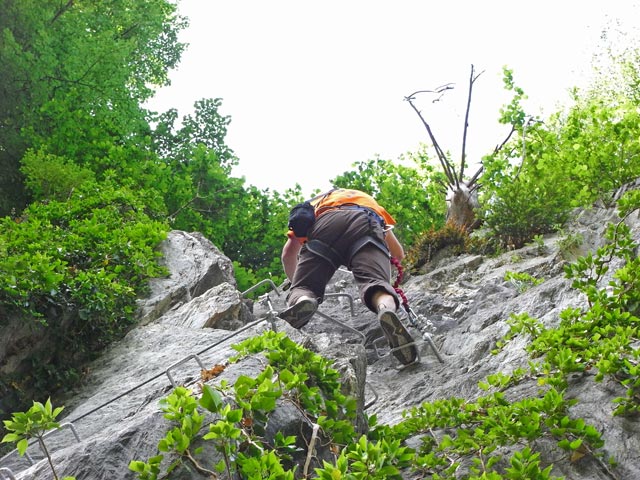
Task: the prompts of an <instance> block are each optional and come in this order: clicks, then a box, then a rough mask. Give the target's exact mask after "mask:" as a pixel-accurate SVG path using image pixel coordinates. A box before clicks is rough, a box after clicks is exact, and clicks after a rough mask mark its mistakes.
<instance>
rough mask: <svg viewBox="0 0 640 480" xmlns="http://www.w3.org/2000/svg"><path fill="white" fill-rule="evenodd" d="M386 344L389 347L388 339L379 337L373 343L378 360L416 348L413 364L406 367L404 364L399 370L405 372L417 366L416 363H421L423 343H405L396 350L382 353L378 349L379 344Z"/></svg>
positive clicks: (392, 349)
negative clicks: (401, 350)
mask: <svg viewBox="0 0 640 480" xmlns="http://www.w3.org/2000/svg"><path fill="white" fill-rule="evenodd" d="M383 340H384V342H385V344H386V345H388V340H387V337H378V338H376V339H375V340H374V341H373V342H371V343H372V345H373V349H374V350H375V352H376V355H377V357H378V358H386V357H388V356H389V355H391V354H392V353H393V352H398V351H400V349H402V348H405V347H411V346H414V347H416V359H415V360H414V361H413V362H411V363H407V364H406V365H404V364H402V365H400V367H399V368H398V370H404V369H405V368H407V367H410V366H411V365H415V364H416V363H420V349H419V348H418V347H419V346H420V345H422V343H418V342H415V341H414V342H410V343H405V344H403V345H401V346H399V347H396V348H390V349H389V351H388V352H386V353H380V349H379V348H378V344H379V343H380V342H381V341H383Z"/></svg>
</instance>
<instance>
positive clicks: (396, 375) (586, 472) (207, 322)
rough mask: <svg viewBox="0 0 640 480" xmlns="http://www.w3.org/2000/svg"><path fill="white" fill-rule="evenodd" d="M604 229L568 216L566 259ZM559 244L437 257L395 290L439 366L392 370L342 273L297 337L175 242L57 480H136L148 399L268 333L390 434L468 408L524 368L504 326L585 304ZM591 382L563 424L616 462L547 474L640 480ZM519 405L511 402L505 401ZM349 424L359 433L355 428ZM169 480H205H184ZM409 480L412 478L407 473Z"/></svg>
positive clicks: (151, 411) (60, 447)
mask: <svg viewBox="0 0 640 480" xmlns="http://www.w3.org/2000/svg"><path fill="white" fill-rule="evenodd" d="M612 221H618V218H617V217H616V214H615V211H614V210H609V209H594V210H591V211H583V212H580V213H578V214H577V215H576V217H575V219H574V221H573V223H572V224H571V225H569V226H568V227H567V228H566V230H565V231H566V232H574V233H576V234H580V235H581V236H582V238H583V242H582V244H581V245H580V246H579V249H578V250H577V251H576V252H574V255H582V254H584V253H586V252H587V251H593V250H595V249H596V248H597V247H598V246H600V245H601V244H602V242H603V232H604V229H605V228H606V224H607V223H609V222H612ZM627 223H628V224H629V225H630V226H631V228H632V231H633V235H634V238H635V240H636V241H640V220H639V219H638V217H637V216H635V217H633V218H631V219H628V220H627ZM562 243H563V238H562V236H560V235H554V236H548V237H545V239H544V245H536V246H527V247H524V248H522V249H520V250H515V251H511V252H507V253H505V254H503V255H500V256H498V257H492V258H488V257H483V256H478V255H464V256H460V257H455V258H447V259H443V260H441V261H440V262H439V263H438V264H437V265H431V266H430V270H429V271H428V272H427V273H425V274H424V275H420V276H416V277H412V278H410V279H409V280H408V281H407V282H406V283H405V284H403V286H402V288H403V290H404V292H405V293H406V295H407V297H408V299H409V302H410V305H411V307H412V309H413V310H414V312H415V313H416V314H417V318H418V326H419V327H420V328H421V329H422V330H423V332H426V333H427V334H428V335H429V338H431V339H432V340H433V342H434V343H435V347H436V348H437V351H438V354H439V356H440V357H441V359H442V360H443V361H442V362H441V361H440V360H439V359H438V356H437V355H436V354H435V352H434V350H433V349H432V348H431V346H430V344H429V342H427V341H424V342H422V344H421V345H420V353H421V361H420V363H419V364H417V365H413V366H411V367H409V368H406V369H399V368H398V365H397V363H396V361H395V359H394V358H393V357H392V356H390V355H388V354H387V352H386V350H385V349H386V346H385V343H384V342H381V343H379V342H376V341H375V339H376V338H378V337H380V336H381V335H382V333H381V330H380V328H379V326H378V325H377V322H376V321H375V317H374V315H373V314H372V313H371V312H369V311H367V310H366V309H365V308H364V306H363V305H362V303H361V302H360V300H359V299H358V298H357V293H356V292H357V291H356V288H355V285H354V284H353V281H352V276H351V274H350V273H349V272H346V271H342V270H339V271H338V272H337V273H336V275H335V276H334V278H333V280H332V282H331V285H330V288H329V289H328V292H329V295H328V298H327V299H326V301H325V302H324V303H323V304H322V305H321V306H320V309H319V312H318V313H317V314H316V315H315V316H314V318H313V320H312V321H311V322H310V323H309V324H308V325H307V326H305V327H304V328H303V329H302V330H301V331H295V330H292V329H290V328H289V327H288V325H286V324H285V323H284V322H282V321H281V320H279V319H274V318H273V310H272V309H271V308H269V307H270V306H271V307H273V308H274V309H275V310H279V309H281V308H283V305H284V295H280V292H279V291H273V292H272V293H270V294H269V296H268V297H263V299H262V300H263V301H261V302H257V303H255V304H254V305H253V312H252V313H249V310H248V307H247V305H246V303H247V302H246V301H243V300H242V298H241V295H240V294H239V293H238V292H237V291H236V290H235V280H234V279H233V277H232V270H231V263H230V262H229V261H228V259H226V258H225V257H224V256H223V255H222V254H221V253H220V252H219V251H217V249H215V247H213V246H211V245H207V244H206V241H204V239H202V237H201V236H198V235H194V234H186V233H184V232H173V233H172V234H171V235H170V236H169V239H168V240H167V243H166V244H165V256H166V258H167V265H168V266H169V268H170V270H171V279H166V280H159V281H157V283H156V284H155V285H153V286H152V292H153V293H152V294H151V296H150V298H149V299H147V300H146V301H145V302H141V305H140V312H141V324H140V326H139V327H138V328H136V329H134V330H133V331H131V332H130V333H129V334H128V335H127V336H126V337H125V338H124V339H123V341H122V342H120V343H119V344H117V345H114V346H113V348H111V349H110V350H109V351H108V352H106V353H105V354H104V355H103V356H102V357H101V359H100V360H99V361H97V362H95V363H94V364H93V365H92V366H91V369H90V373H89V375H88V377H87V379H86V382H85V384H84V385H83V387H82V388H81V389H79V390H78V391H77V392H74V395H72V396H70V398H69V400H68V401H66V402H65V405H66V409H65V415H66V417H65V419H63V420H62V421H63V422H65V421H71V422H73V427H74V429H75V431H76V433H77V434H78V436H79V438H80V441H77V440H76V439H75V438H74V435H73V433H74V432H73V430H71V428H70V427H69V428H64V429H62V430H60V431H57V432H55V433H53V434H52V435H51V436H50V437H49V438H48V439H47V442H48V443H49V444H50V445H51V448H52V450H53V461H54V464H55V465H57V467H58V470H57V471H58V474H59V475H60V476H61V477H62V476H64V475H74V476H76V477H77V478H78V480H84V479H92V480H93V479H98V480H99V479H113V478H119V479H120V478H121V479H134V478H136V476H135V475H134V474H133V473H132V472H130V471H129V470H128V468H127V466H128V464H129V462H130V461H131V460H132V459H148V458H150V457H151V456H153V455H155V454H156V453H157V450H156V448H157V443H158V440H159V439H160V438H162V436H164V434H165V433H166V431H167V429H168V427H167V422H166V420H164V419H163V417H162V414H161V413H160V411H159V409H158V400H159V399H160V398H162V397H165V396H166V395H167V394H168V393H169V392H170V390H171V388H172V386H171V385H172V382H173V383H175V384H193V382H194V381H195V380H196V379H198V378H199V373H200V367H201V366H200V363H202V365H204V367H205V368H211V366H212V365H216V364H225V362H226V361H227V359H228V358H230V357H231V356H232V355H233V354H234V353H235V352H234V351H233V350H232V349H231V345H232V344H234V343H238V342H240V341H241V340H243V339H245V338H249V337H251V336H254V335H256V334H259V333H260V332H262V331H264V330H265V329H268V328H271V327H272V326H275V327H276V328H277V329H278V330H284V331H286V333H287V334H288V335H289V336H290V337H291V338H292V339H293V340H294V341H297V342H300V343H302V344H303V345H305V346H307V347H308V348H311V349H313V350H314V351H318V352H320V353H321V354H322V355H324V356H326V357H328V358H332V359H335V360H336V366H337V368H338V370H339V371H341V372H342V373H343V375H344V378H343V382H344V389H345V391H348V392H350V393H351V394H353V395H356V396H357V397H358V401H359V407H360V409H361V410H362V411H365V412H366V413H367V414H368V415H373V414H376V415H377V417H378V422H379V423H384V424H394V423H397V422H398V421H399V420H400V419H401V415H402V412H403V411H404V410H406V409H408V408H410V407H413V406H419V405H420V404H422V403H423V402H431V401H434V400H437V399H446V398H451V397H464V398H470V399H473V398H477V397H479V396H481V395H482V394H483V392H482V391H481V390H480V389H479V387H478V382H480V381H482V380H484V379H486V377H487V376H488V375H490V374H492V373H496V372H511V371H513V370H515V369H516V368H518V367H526V366H527V362H528V360H529V358H528V356H527V354H526V352H525V351H524V349H523V343H522V342H519V341H515V342H513V343H510V344H508V345H507V347H506V348H505V349H504V350H502V351H501V352H500V353H499V354H497V355H493V354H492V353H491V350H492V349H493V348H494V347H495V344H496V341H498V340H499V339H501V338H502V337H503V336H504V334H505V333H506V332H507V331H508V328H509V327H508V325H507V323H506V320H507V319H508V318H509V316H510V315H511V314H512V313H522V312H527V313H529V314H530V315H531V316H532V317H534V318H537V319H539V320H541V321H543V322H544V324H545V325H548V326H552V325H556V324H557V323H558V321H559V314H560V312H562V311H563V310H564V309H566V308H567V307H574V308H575V307H582V306H584V304H585V299H584V297H583V296H582V295H581V294H580V293H579V292H578V291H576V290H574V289H572V288H571V285H570V284H569V281H568V280H567V279H565V278H564V275H563V264H564V263H565V259H564V258H563V255H566V253H567V252H566V249H565V248H563V245H562ZM191 249H193V251H192V250H191ZM207 252H208V253H207ZM508 271H510V272H522V273H527V274H529V275H532V276H534V277H537V278H544V279H545V281H544V282H543V283H541V284H540V285H537V286H534V287H532V288H529V289H527V290H526V291H523V290H522V289H519V288H518V285H517V284H514V283H513V282H509V281H505V280H504V278H505V273H506V272H508ZM271 320H273V323H271ZM412 332H413V333H414V336H415V337H416V338H424V339H425V340H426V339H427V337H426V336H424V337H422V335H423V333H421V332H420V331H418V330H417V329H415V328H413V329H412ZM376 346H377V347H376ZM194 355H195V357H194ZM259 369H260V361H259V360H258V359H255V358H252V357H249V358H247V359H245V360H244V361H243V362H240V363H238V364H235V365H230V366H229V367H227V369H226V370H225V372H224V378H226V379H228V380H229V381H233V379H234V378H237V376H238V375H240V374H246V375H249V376H251V375H252V373H257V372H258V371H259ZM593 375H595V373H593V374H590V373H589V374H586V375H583V376H577V377H576V378H574V379H572V380H571V384H570V386H569V393H570V395H571V396H572V397H573V398H576V399H577V400H578V402H577V403H576V405H575V406H574V407H572V411H571V414H572V415H574V416H576V417H581V418H584V419H585V421H586V422H587V423H590V424H592V425H594V426H595V427H596V428H598V429H599V430H600V431H601V432H603V438H604V440H605V447H604V450H605V453H606V454H607V455H608V456H612V457H614V458H615V459H616V461H617V462H618V466H617V467H615V468H608V467H606V466H604V465H603V464H602V463H601V462H598V461H597V460H595V459H593V458H592V457H585V458H584V459H582V460H579V461H576V462H570V461H568V460H559V461H557V462H555V467H554V470H553V472H552V474H553V475H556V476H564V477H565V478H567V479H575V480H578V479H588V480H600V479H602V480H604V479H614V478H615V479H625V480H632V479H636V478H640V421H639V420H638V418H626V417H625V418H623V417H614V416H612V411H613V409H614V407H615V405H614V404H613V403H612V399H613V398H615V397H616V396H619V395H621V391H620V387H619V386H616V385H611V384H608V383H607V382H603V383H595V382H594V381H593V378H592V377H593ZM520 388H521V389H526V388H535V385H533V386H531V387H528V386H527V385H525V386H523V387H522V386H521V387H520ZM522 394H524V392H522V391H514V392H512V397H513V398H514V399H515V398H518V395H522ZM359 418H360V420H359V421H360V425H359V428H361V429H363V428H364V420H363V418H362V415H360V417H359ZM296 421H297V420H296V418H295V412H287V411H286V409H283V410H282V411H281V415H280V416H279V417H278V420H277V422H275V421H274V424H273V425H271V426H270V428H272V429H274V431H277V430H282V431H291V430H293V431H295V428H296V427H295V425H296V423H295V422H296ZM292 425H293V426H292ZM28 452H29V454H30V456H31V457H32V460H33V461H34V462H35V464H34V465H30V464H29V462H28V461H27V460H26V459H25V458H20V457H18V455H17V454H15V453H13V454H10V455H7V456H5V457H4V458H3V459H1V460H0V479H1V478H3V477H2V475H3V470H2V468H5V469H9V470H10V471H11V472H13V475H14V476H15V478H16V479H21V480H22V479H35V480H39V479H49V478H51V473H50V470H49V469H48V466H47V465H46V464H45V461H44V460H43V459H42V454H41V453H40V452H39V450H38V448H37V447H36V446H31V447H29V451H28ZM5 473H6V472H5ZM7 478H11V477H7ZM172 478H174V477H172ZM175 478H206V477H203V476H198V474H195V473H194V474H189V475H187V474H186V473H184V472H183V473H181V474H180V475H178V476H176V477H175ZM406 478H412V477H411V476H410V474H409V473H407V477H406Z"/></svg>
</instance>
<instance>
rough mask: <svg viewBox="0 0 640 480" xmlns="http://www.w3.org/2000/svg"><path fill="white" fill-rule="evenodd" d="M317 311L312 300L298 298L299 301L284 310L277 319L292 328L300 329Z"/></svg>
mask: <svg viewBox="0 0 640 480" xmlns="http://www.w3.org/2000/svg"><path fill="white" fill-rule="evenodd" d="M317 309H318V302H317V300H315V299H314V298H309V297H300V299H299V300H298V301H297V302H296V303H295V304H294V305H292V306H290V307H289V308H287V309H286V310H284V311H282V312H280V313H279V314H278V317H280V318H281V319H283V320H284V321H285V322H287V323H288V324H289V325H291V326H292V327H293V328H302V327H304V326H305V325H306V324H307V323H309V320H311V317H313V314H314V313H316V310H317Z"/></svg>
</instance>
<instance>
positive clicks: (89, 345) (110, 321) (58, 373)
mask: <svg viewBox="0 0 640 480" xmlns="http://www.w3.org/2000/svg"><path fill="white" fill-rule="evenodd" d="M147 203H152V201H151V200H149V201H147V199H146V198H145V192H137V193H134V192H132V191H130V190H128V189H126V188H118V187H114V186H109V185H97V184H95V183H85V184H83V185H82V186H80V187H79V188H77V189H76V190H74V192H73V193H72V195H71V197H70V198H69V200H68V201H55V200H52V201H49V202H46V203H33V204H31V205H30V206H29V207H28V208H27V209H26V210H25V211H24V213H23V215H22V216H21V217H20V218H17V219H11V218H8V217H5V218H3V219H1V220H0V225H1V227H2V228H1V232H0V249H1V250H2V255H1V256H0V307H1V308H3V309H4V310H6V311H13V312H14V313H15V314H22V315H23V316H24V318H25V321H30V320H29V319H30V318H36V319H38V320H39V323H40V325H39V328H41V329H46V331H47V335H46V336H47V337H48V338H49V339H51V340H52V341H51V345H49V349H48V350H46V351H40V352H36V353H34V356H33V357H32V363H33V368H32V370H31V371H29V372H27V373H26V374H23V375H21V376H20V382H19V385H18V386H17V388H18V390H19V389H20V388H24V390H25V392H29V391H30V390H31V389H41V391H45V392H50V391H51V390H52V389H54V388H57V387H59V386H61V384H62V383H63V382H65V381H67V380H69V379H70V377H69V376H68V375H69V374H70V370H73V368H75V367H77V365H78V362H79V361H81V360H82V359H87V358H90V357H92V356H94V355H95V354H96V353H97V352H98V351H99V350H100V349H101V348H102V347H104V346H105V345H107V344H108V343H109V342H110V341H112V340H113V339H115V338H119V337H120V336H121V335H122V334H123V333H125V332H126V331H127V329H128V328H129V327H130V325H132V323H133V321H134V312H135V309H136V303H135V301H136V298H137V296H138V295H139V294H141V293H143V292H144V291H145V289H146V288H147V284H148V279H149V278H150V277H154V276H159V275H163V274H164V273H165V270H164V268H162V267H160V266H159V265H158V264H157V259H158V257H159V252H158V251H157V250H156V248H157V246H158V244H159V243H160V241H161V240H162V239H163V238H165V235H166V228H167V227H166V225H165V224H163V223H160V222H157V221H154V220H151V218H150V217H149V215H148V214H147V213H146V211H145V210H146V204H147Z"/></svg>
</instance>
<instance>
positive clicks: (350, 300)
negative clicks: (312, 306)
mask: <svg viewBox="0 0 640 480" xmlns="http://www.w3.org/2000/svg"><path fill="white" fill-rule="evenodd" d="M324 297H325V298H328V297H347V298H348V299H349V306H350V307H351V316H352V317H355V315H356V311H355V308H354V301H353V297H352V296H351V295H349V294H348V293H327V294H326V295H325V296H324Z"/></svg>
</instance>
